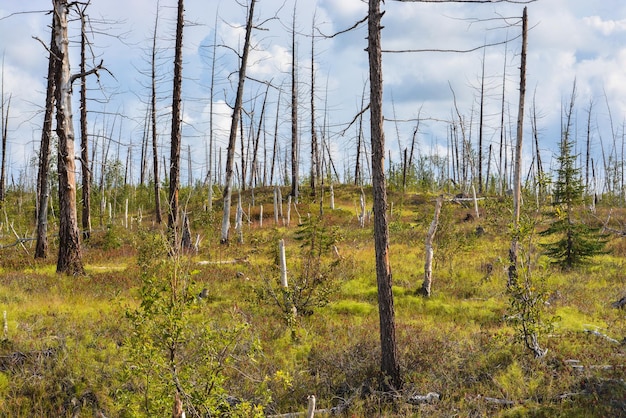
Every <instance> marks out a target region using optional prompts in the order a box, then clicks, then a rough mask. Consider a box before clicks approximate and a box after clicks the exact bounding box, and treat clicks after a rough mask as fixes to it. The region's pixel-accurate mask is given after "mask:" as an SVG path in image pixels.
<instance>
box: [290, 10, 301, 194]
mask: <svg viewBox="0 0 626 418" xmlns="http://www.w3.org/2000/svg"><path fill="white" fill-rule="evenodd" d="M297 4H298V2H297V1H296V2H294V6H293V20H292V26H291V196H293V198H294V201H295V203H298V187H299V184H298V183H299V182H300V179H299V172H298V170H299V167H298V165H299V164H298V154H299V150H298V147H299V143H300V141H299V138H298V73H297V69H298V62H297V61H298V58H297V54H298V51H297V49H296V7H297Z"/></svg>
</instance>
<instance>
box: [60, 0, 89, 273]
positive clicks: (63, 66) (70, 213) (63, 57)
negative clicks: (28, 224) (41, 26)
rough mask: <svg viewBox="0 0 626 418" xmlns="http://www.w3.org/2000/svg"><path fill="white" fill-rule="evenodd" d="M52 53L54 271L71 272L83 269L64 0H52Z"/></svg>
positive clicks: (65, 0)
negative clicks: (55, 146)
mask: <svg viewBox="0 0 626 418" xmlns="http://www.w3.org/2000/svg"><path fill="white" fill-rule="evenodd" d="M53 6H54V10H53V15H54V19H55V21H54V25H53V28H54V43H53V50H52V52H53V53H54V56H55V57H56V59H57V60H58V62H57V71H56V78H55V85H56V90H55V99H56V103H57V114H56V116H57V128H56V132H57V137H58V140H59V154H58V174H59V257H58V260H57V272H58V273H66V274H71V275H82V274H84V273H85V270H84V268H83V262H82V253H81V248H80V231H79V230H78V219H77V214H76V175H75V172H76V163H75V157H74V124H73V122H72V81H73V80H72V76H71V74H70V60H69V46H68V44H69V42H68V37H67V8H68V3H67V0H53Z"/></svg>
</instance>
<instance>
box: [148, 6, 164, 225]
mask: <svg viewBox="0 0 626 418" xmlns="http://www.w3.org/2000/svg"><path fill="white" fill-rule="evenodd" d="M158 26H159V3H158V2H157V8H156V16H155V18H154V32H153V33H152V54H151V57H150V58H151V62H150V65H151V74H150V76H151V85H150V87H151V92H150V122H151V124H152V129H151V132H152V169H153V170H154V212H155V217H156V222H157V224H161V222H163V216H162V215H161V184H160V182H159V148H158V135H157V114H156V94H157V92H156V58H157V57H156V54H157V50H156V40H157V29H158Z"/></svg>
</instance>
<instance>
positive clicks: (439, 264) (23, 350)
mask: <svg viewBox="0 0 626 418" xmlns="http://www.w3.org/2000/svg"><path fill="white" fill-rule="evenodd" d="M365 192H366V193H371V190H366V191H365ZM360 193H361V191H360V189H359V188H356V187H345V188H344V187H336V188H335V199H336V205H337V209H336V210H334V211H331V210H330V209H329V208H328V207H325V208H324V214H323V215H321V216H320V215H319V206H318V204H317V202H312V201H309V200H307V199H310V198H308V197H307V195H306V194H305V193H303V198H302V199H303V200H302V202H301V203H300V204H299V206H298V210H299V212H300V219H301V220H302V221H303V222H302V225H301V226H297V225H296V223H297V222H296V221H295V220H297V219H298V217H297V216H296V215H295V214H294V213H293V212H292V223H291V225H290V226H286V225H284V224H282V223H280V224H279V225H276V224H275V222H274V218H273V213H272V210H273V205H272V193H271V189H268V190H264V189H259V190H256V191H255V205H254V206H252V205H251V208H253V209H252V211H253V213H252V214H251V220H252V221H251V223H250V224H247V223H245V222H244V228H243V233H244V238H245V239H244V244H234V243H233V244H231V245H229V246H223V245H220V244H219V241H218V240H219V233H218V227H219V225H218V222H216V221H215V220H216V219H220V218H221V217H220V216H219V214H218V213H208V212H205V211H204V207H203V204H204V202H202V199H201V198H200V197H198V196H201V194H200V193H199V192H198V191H189V194H190V196H191V199H190V200H189V202H190V203H189V204H190V205H191V207H190V208H189V209H190V210H189V213H190V216H191V225H192V232H193V233H194V235H195V234H196V233H197V234H200V242H201V245H200V248H199V251H198V252H197V253H192V254H186V255H181V256H180V257H179V258H169V257H168V256H167V255H166V254H167V253H168V251H167V247H166V242H165V241H164V240H163V232H164V231H163V228H161V227H158V226H153V225H152V219H151V215H152V214H150V213H148V212H147V211H146V210H145V208H146V207H150V205H149V202H147V201H144V200H146V199H147V198H146V197H145V196H143V194H142V193H137V194H136V195H134V196H133V195H131V197H132V199H131V201H132V202H136V203H134V204H137V205H142V207H143V208H144V210H143V215H142V216H143V221H142V222H143V223H142V224H141V225H139V224H138V221H137V219H138V216H135V217H134V218H135V221H134V223H133V224H132V225H131V226H130V227H129V228H128V229H127V228H125V227H124V224H123V220H122V219H115V218H114V219H112V220H111V227H110V228H108V229H106V228H105V229H102V230H96V231H94V233H93V234H92V239H91V240H90V242H87V243H85V244H84V257H85V264H86V266H85V267H86V271H87V276H86V277H78V278H75V277H65V276H59V275H56V273H54V271H55V268H54V262H55V253H56V245H57V243H56V242H55V241H54V239H51V249H50V254H49V256H48V259H46V260H37V261H35V260H33V259H32V252H33V247H32V246H31V244H30V243H26V244H25V248H23V247H21V246H15V247H8V248H3V249H1V250H0V311H2V312H4V311H6V313H7V315H6V316H7V322H6V333H5V332H3V333H2V335H0V337H2V338H1V340H0V415H1V416H15V417H21V416H23V417H30V416H60V417H74V416H76V417H81V416H85V417H87V416H95V415H97V414H104V415H105V416H107V417H130V416H166V415H169V414H171V408H172V404H173V399H174V396H175V394H176V393H178V394H179V395H180V396H181V398H182V400H183V404H184V407H185V411H186V413H187V416H203V414H204V415H206V414H211V416H236V415H238V416H253V415H254V414H257V415H260V414H266V415H272V414H285V413H290V412H302V411H304V410H305V409H306V402H307V397H308V396H309V395H312V394H314V395H315V396H316V398H317V407H318V408H320V409H330V408H337V409H336V410H340V411H342V412H343V414H344V416H355V417H360V416H364V417H365V416H388V417H392V416H398V417H400V416H402V417H405V416H424V415H431V416H467V417H468V416H508V417H518V416H538V417H542V416H544V417H553V416H557V417H558V416H561V417H569V416H624V415H626V405H625V402H624V399H626V387H625V384H624V367H625V366H624V351H625V349H624V344H623V342H622V341H623V339H624V337H625V336H626V323H625V321H624V312H623V310H620V309H616V308H613V307H612V306H611V302H613V301H615V300H618V299H619V298H621V297H622V296H624V295H625V294H624V292H625V291H626V288H625V287H624V278H623V266H624V262H623V257H622V256H623V253H624V252H625V250H624V248H625V246H624V245H623V242H622V238H618V237H614V238H612V239H611V240H610V242H609V243H608V245H607V249H610V251H611V252H609V253H607V254H603V255H598V256H596V257H594V258H593V260H591V261H592V263H591V264H589V265H586V266H581V267H577V268H574V269H571V270H567V271H566V270H562V269H559V268H556V267H553V266H552V265H551V263H550V260H548V259H546V257H545V256H543V255H541V253H540V251H538V250H537V249H539V248H540V247H539V246H536V247H529V248H531V249H532V250H533V251H534V253H533V254H534V255H533V257H532V259H531V262H532V265H533V270H532V273H533V276H532V278H533V282H532V285H531V286H530V287H523V288H521V290H520V291H521V292H522V295H523V294H526V295H531V296H533V295H534V296H537V297H536V298H535V299H532V300H533V303H534V305H533V306H534V307H535V308H537V309H538V310H540V312H541V313H542V315H544V318H553V322H552V323H551V325H552V327H551V328H546V329H542V330H540V331H539V332H540V334H539V342H540V344H541V347H542V348H543V347H545V348H547V349H548V352H547V354H546V355H545V356H543V357H542V358H541V359H535V358H534V357H533V356H532V355H529V352H528V351H527V350H526V349H525V347H524V346H523V345H520V344H516V343H515V341H516V339H517V338H519V336H520V334H519V327H518V325H519V324H516V323H515V322H511V321H510V320H507V319H510V317H511V316H513V315H516V313H515V312H512V311H511V301H510V298H511V297H512V295H511V293H510V292H507V288H506V283H507V276H506V268H507V251H508V246H509V240H510V237H509V236H508V230H507V224H508V222H509V221H510V210H509V208H510V201H509V200H508V199H506V198H503V199H501V198H487V199H485V200H483V201H481V202H480V217H479V218H478V219H476V218H473V219H472V218H468V217H467V214H468V213H472V212H473V208H467V207H463V206H461V205H460V204H458V203H453V202H449V201H446V203H444V207H443V210H442V213H441V219H440V226H439V229H438V231H437V234H436V235H435V242H434V251H435V264H434V270H433V284H432V286H433V296H432V297H430V298H424V297H422V296H419V295H417V294H416V292H415V290H416V289H417V288H418V287H419V285H420V283H421V280H422V277H423V273H424V248H423V247H424V239H425V235H426V230H427V228H428V225H429V223H430V221H431V217H432V204H433V199H434V197H433V196H428V195H421V194H419V195H417V194H412V193H407V194H406V195H401V194H400V193H399V192H394V193H395V194H394V195H393V196H392V197H391V199H392V200H393V201H394V202H395V205H394V216H393V218H392V223H391V229H392V235H391V246H390V264H391V266H392V269H393V278H394V283H393V284H394V286H393V291H394V296H395V308H396V326H397V340H398V350H399V358H400V366H401V372H402V374H403V378H404V382H405V385H404V387H403V389H402V391H400V392H398V393H396V394H393V396H392V395H390V394H383V393H380V392H378V387H377V385H376V382H377V379H378V376H379V361H380V348H379V347H380V342H379V332H378V306H377V294H376V291H377V290H376V289H377V288H376V277H375V273H374V250H373V243H372V223H371V220H370V222H369V223H366V224H365V226H364V227H361V225H360V223H359V219H358V217H357V213H356V211H355V207H354V202H355V201H356V202H358V199H359V196H360ZM286 194H287V191H286V190H285V193H284V195H286ZM146 195H147V194H146ZM242 196H243V197H244V199H248V201H250V202H251V196H250V194H249V193H247V194H246V193H242ZM367 196H369V194H367ZM142 199H143V200H142ZM531 200H532V199H530V198H529V201H531ZM325 202H326V203H328V199H327V198H326V199H325ZM261 204H262V205H264V212H263V213H264V222H263V226H262V227H261V226H260V225H259V223H258V215H259V213H260V211H259V209H258V206H259V205H261ZM14 206H15V207H16V208H17V205H14ZM244 206H245V207H246V208H247V203H246V205H244ZM6 207H7V209H8V210H10V209H11V207H12V205H7V206H6ZM214 207H219V205H216V202H214ZM16 210H17V209H16ZM20 210H23V209H20ZM597 210H598V214H597V217H598V219H607V217H608V216H607V215H608V212H609V211H610V210H611V226H612V227H617V226H619V225H623V224H624V223H626V212H624V210H623V209H621V208H603V207H602V206H599V207H598V208H597ZM246 211H247V209H246ZM118 213H119V212H118ZM541 213H542V212H541V211H540V212H539V214H540V215H539V218H538V226H537V228H538V229H541V228H542V227H543V226H542V225H545V219H543V218H542V217H541V216H544V215H542V214H541ZM309 214H310V215H309ZM16 215H17V213H16ZM20 222H21V223H20V224H19V225H20V228H21V230H23V231H26V230H29V231H30V230H32V225H29V224H28V222H26V221H25V220H22V221H20ZM53 224H54V223H53V222H51V225H53ZM479 227H480V228H479ZM51 233H53V231H51ZM10 234H12V232H11V233H10ZM10 234H9V233H8V232H7V231H5V230H1V231H0V241H1V242H2V243H3V245H4V244H6V243H10V242H11V241H12V240H13V237H12V236H11V235H10ZM298 238H300V239H298ZM278 239H284V240H285V242H286V245H287V254H288V256H289V259H288V261H287V266H288V271H289V283H290V286H293V287H294V289H293V290H294V293H293V294H291V297H293V299H292V301H293V302H296V303H298V311H299V313H300V314H299V315H298V316H297V320H296V321H295V322H289V321H285V311H284V310H283V309H282V308H281V306H280V304H277V303H276V300H274V299H272V297H271V296H270V290H272V291H273V292H274V293H275V294H279V293H277V292H280V288H279V285H278V283H279V282H278V275H279V271H278V269H277V267H276V265H277V264H276V244H277V241H278ZM524 292H526V293H524ZM529 292H530V293H529ZM296 293H297V294H296ZM539 296H540V297H539ZM297 298H300V300H299V301H298V300H297ZM278 300H279V302H280V301H282V300H283V299H281V298H278ZM529 300H530V299H529ZM307 301H308V302H307ZM306 303H309V304H308V305H307V304H306ZM518 313H519V312H518ZM429 392H436V393H438V394H440V395H441V396H440V398H439V401H438V402H432V403H422V404H417V403H416V402H413V403H412V402H410V401H411V399H415V396H417V395H426V394H427V393H429Z"/></svg>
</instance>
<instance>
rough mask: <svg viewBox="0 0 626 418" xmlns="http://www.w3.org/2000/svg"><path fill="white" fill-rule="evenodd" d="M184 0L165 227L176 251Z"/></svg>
mask: <svg viewBox="0 0 626 418" xmlns="http://www.w3.org/2000/svg"><path fill="white" fill-rule="evenodd" d="M183 3H184V0H178V14H177V19H176V49H175V52H174V87H173V94H172V136H171V150H170V193H169V208H168V215H167V229H168V231H169V234H170V242H171V246H172V251H173V252H174V253H175V252H177V251H178V248H179V242H178V190H179V189H180V142H181V132H180V130H181V108H180V107H181V95H182V89H181V87H182V81H183V25H184V19H183V12H184V4H183Z"/></svg>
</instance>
